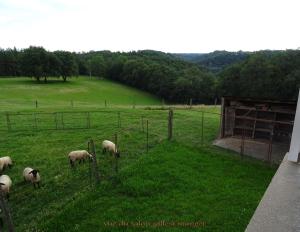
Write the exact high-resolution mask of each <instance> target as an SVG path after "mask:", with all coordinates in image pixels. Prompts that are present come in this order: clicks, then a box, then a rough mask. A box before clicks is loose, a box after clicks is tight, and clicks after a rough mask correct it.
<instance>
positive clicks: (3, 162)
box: [0, 156, 13, 172]
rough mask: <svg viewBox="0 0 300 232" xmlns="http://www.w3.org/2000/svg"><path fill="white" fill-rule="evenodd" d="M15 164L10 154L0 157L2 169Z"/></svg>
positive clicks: (0, 169)
mask: <svg viewBox="0 0 300 232" xmlns="http://www.w3.org/2000/svg"><path fill="white" fill-rule="evenodd" d="M12 166H13V163H12V160H11V158H10V157H9V156H4V157H1V158H0V171H1V172H2V171H4V170H5V168H7V167H9V168H11V167H12Z"/></svg>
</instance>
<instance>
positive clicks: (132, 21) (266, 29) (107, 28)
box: [0, 0, 300, 52]
mask: <svg viewBox="0 0 300 232" xmlns="http://www.w3.org/2000/svg"><path fill="white" fill-rule="evenodd" d="M299 6H300V4H299V3H298V1H296V0H295V1H294V0H286V1H279V0H273V1H268V0H265V1H260V0H252V1H250V0H244V1H238V0H227V1H223V0H210V1H204V0H126V1H124V0H98V1H93V0H85V1H75V0H73V1H71V0H61V1H59V0H45V1H38V0H26V1H22V0H9V1H8V0H0V30H1V39H0V46H1V47H13V46H16V47H18V48H24V47H28V46H29V45H39V46H44V47H45V48H47V49H50V50H56V49H64V50H70V51H88V50H107V49H109V50H113V51H116V50H121V51H129V50H138V49H155V50H162V51H167V52H207V51H212V50H216V49H226V50H259V49H285V48H297V47H299V42H298V41H299V39H300V32H299V30H297V28H298V22H299V21H300V14H298V9H299Z"/></svg>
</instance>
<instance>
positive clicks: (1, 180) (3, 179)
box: [0, 175, 12, 199]
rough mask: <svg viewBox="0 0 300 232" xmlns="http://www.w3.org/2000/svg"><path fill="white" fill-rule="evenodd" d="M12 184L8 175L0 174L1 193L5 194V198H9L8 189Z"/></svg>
mask: <svg viewBox="0 0 300 232" xmlns="http://www.w3.org/2000/svg"><path fill="white" fill-rule="evenodd" d="M11 185H12V181H11V179H10V177H9V176H8V175H1V176H0V188H1V191H2V193H4V194H6V197H7V199H9V191H10V187H11Z"/></svg>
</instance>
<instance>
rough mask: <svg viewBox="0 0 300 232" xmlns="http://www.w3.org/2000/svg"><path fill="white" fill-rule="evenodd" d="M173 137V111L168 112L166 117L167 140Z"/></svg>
mask: <svg viewBox="0 0 300 232" xmlns="http://www.w3.org/2000/svg"><path fill="white" fill-rule="evenodd" d="M172 137H173V110H172V109H170V110H169V117H168V139H169V140H171V139H172Z"/></svg>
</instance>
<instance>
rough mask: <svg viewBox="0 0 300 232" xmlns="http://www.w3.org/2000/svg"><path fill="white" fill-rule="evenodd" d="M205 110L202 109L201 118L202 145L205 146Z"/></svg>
mask: <svg viewBox="0 0 300 232" xmlns="http://www.w3.org/2000/svg"><path fill="white" fill-rule="evenodd" d="M203 127H204V112H203V111H202V118H201V146H203V142H204V135H203V131H204V128H203Z"/></svg>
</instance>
